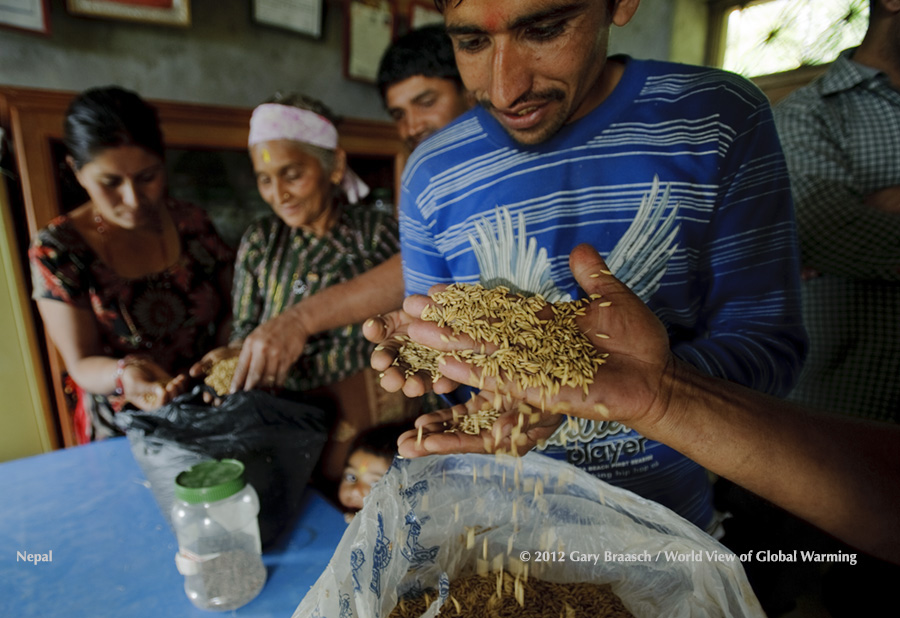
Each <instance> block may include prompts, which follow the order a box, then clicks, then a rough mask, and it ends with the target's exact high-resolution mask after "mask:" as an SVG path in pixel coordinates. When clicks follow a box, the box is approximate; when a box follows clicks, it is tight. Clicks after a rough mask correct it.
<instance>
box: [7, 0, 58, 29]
mask: <svg viewBox="0 0 900 618" xmlns="http://www.w3.org/2000/svg"><path fill="white" fill-rule="evenodd" d="M0 26H4V27H7V28H15V29H16V30H24V31H26V32H36V33H38V34H50V0H0Z"/></svg>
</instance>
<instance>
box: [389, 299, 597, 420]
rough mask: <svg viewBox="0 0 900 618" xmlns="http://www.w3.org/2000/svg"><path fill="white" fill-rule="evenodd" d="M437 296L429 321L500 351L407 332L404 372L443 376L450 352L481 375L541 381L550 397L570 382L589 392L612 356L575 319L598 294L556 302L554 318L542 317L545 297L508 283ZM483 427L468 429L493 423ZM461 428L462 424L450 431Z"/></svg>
mask: <svg viewBox="0 0 900 618" xmlns="http://www.w3.org/2000/svg"><path fill="white" fill-rule="evenodd" d="M433 299H434V301H435V302H436V304H433V305H429V306H428V307H427V308H426V309H425V310H424V311H423V312H422V319H423V320H427V321H430V322H435V323H437V324H438V325H439V326H449V327H450V329H451V330H452V331H453V333H454V335H459V334H464V335H468V336H469V337H471V338H472V339H474V340H475V341H483V342H486V343H489V344H493V345H494V346H496V347H497V349H496V350H495V351H494V352H490V353H488V352H478V351H473V350H464V351H461V352H448V353H443V352H439V351H438V350H435V349H433V348H430V347H428V346H424V345H421V344H419V343H416V342H414V341H411V340H409V338H406V337H402V338H401V340H402V341H403V345H402V346H401V348H400V350H399V352H398V355H397V358H395V359H394V365H396V366H398V367H401V368H403V370H404V374H405V377H410V376H412V375H414V374H416V373H418V372H420V371H424V372H427V373H429V374H430V375H431V378H432V380H433V381H437V380H438V379H439V378H440V377H441V373H440V371H439V370H438V363H439V361H440V359H441V358H443V357H444V356H448V357H452V358H455V359H457V360H462V361H465V362H468V363H471V364H472V365H474V366H475V367H478V368H480V369H481V370H482V379H483V378H484V377H487V376H490V377H498V376H502V377H503V379H506V380H510V381H512V382H514V383H515V384H516V385H518V386H519V387H520V388H522V389H527V388H535V387H536V388H540V389H541V391H542V392H543V393H544V394H549V395H555V394H556V393H558V392H559V389H560V388H561V387H564V386H569V387H574V388H583V389H584V392H585V394H587V391H588V387H589V386H590V384H591V383H593V380H594V372H595V371H596V369H597V367H599V366H600V365H602V364H604V363H605V362H606V360H605V359H606V357H607V354H604V353H601V352H599V351H598V350H597V348H595V347H594V345H593V344H592V343H591V342H590V341H589V340H588V338H587V337H586V336H585V335H584V333H582V332H581V330H580V329H579V328H578V326H577V324H576V323H575V319H576V318H577V317H578V316H581V315H584V312H585V305H586V304H587V303H589V302H590V300H592V299H589V300H576V301H567V302H557V303H553V304H550V305H549V307H550V315H549V317H540V316H539V315H538V314H539V313H540V312H541V311H542V310H543V309H544V308H545V307H547V306H548V304H547V302H546V301H545V300H544V298H543V297H542V296H524V295H521V294H510V292H509V289H508V288H506V287H502V286H500V287H496V288H492V289H486V288H484V287H482V286H481V285H473V284H462V283H456V284H453V285H450V286H448V287H447V288H446V289H445V290H443V291H442V292H439V293H438V294H435V295H434V297H433ZM545 314H546V312H545ZM598 336H599V337H606V336H605V335H599V334H598ZM494 418H496V416H494ZM492 422H493V419H490V423H491V424H492ZM482 425H484V423H481V422H478V423H476V427H466V428H465V429H464V430H468V431H466V433H471V432H472V430H474V433H478V431H479V430H480V429H483V428H489V426H488V427H483V426H482ZM457 428H461V427H454V428H451V430H455V429H457Z"/></svg>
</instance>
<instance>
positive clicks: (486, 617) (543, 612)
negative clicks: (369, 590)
mask: <svg viewBox="0 0 900 618" xmlns="http://www.w3.org/2000/svg"><path fill="white" fill-rule="evenodd" d="M435 598H436V595H435V594H434V593H432V594H431V595H430V596H429V595H428V594H427V593H426V594H424V595H422V596H420V597H416V598H414V599H409V600H401V601H400V602H399V603H398V604H397V605H396V607H394V609H393V611H391V613H390V614H389V615H388V618H418V617H419V616H421V615H422V614H423V613H424V612H425V610H426V609H427V608H428V606H429V605H430V604H431V602H432V601H434V599H435ZM437 615H438V616H440V617H444V618H446V617H448V616H453V617H455V616H461V617H464V618H493V617H497V616H516V617H521V618H539V617H540V618H545V617H548V618H549V617H556V616H559V617H560V618H574V617H575V616H591V618H631V617H632V616H633V615H632V614H631V612H629V611H628V610H627V609H626V608H625V606H624V605H623V604H622V601H621V599H619V597H618V596H616V594H615V593H614V592H613V591H612V589H611V588H610V586H609V584H593V583H590V582H579V583H566V584H562V583H553V582H548V581H543V580H540V579H537V578H535V577H529V578H523V577H513V576H512V575H511V574H510V573H509V572H507V571H501V572H498V573H489V574H484V575H471V576H469V577H462V578H459V579H456V580H454V581H452V582H450V591H449V597H448V600H447V602H445V603H444V605H443V607H442V608H441V610H440V611H439V612H438V614H437Z"/></svg>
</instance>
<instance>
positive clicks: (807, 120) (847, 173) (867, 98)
mask: <svg viewBox="0 0 900 618" xmlns="http://www.w3.org/2000/svg"><path fill="white" fill-rule="evenodd" d="M775 121H776V125H777V127H778V132H779V136H780V138H781V141H782V144H783V148H784V152H785V156H786V158H787V163H788V170H789V172H790V175H791V185H792V190H793V194H794V204H795V208H796V213H797V230H798V235H799V239H800V249H801V259H802V263H803V266H804V273H805V277H804V282H803V285H802V288H801V290H802V298H803V319H804V323H805V325H806V328H807V331H808V333H809V342H810V348H809V356H808V357H807V361H806V364H805V366H804V368H803V371H802V372H801V374H800V379H799V381H798V383H797V386H796V388H795V389H794V390H793V391H792V392H791V394H790V396H789V397H790V399H793V400H795V401H798V402H801V403H803V404H806V405H808V406H810V407H813V408H816V409H823V410H831V411H834V412H840V413H843V414H847V415H851V416H857V417H862V418H867V419H872V420H876V421H886V422H891V423H898V422H900V379H898V376H900V317H898V316H900V2H897V1H896V0H872V1H871V3H870V13H869V27H868V29H867V31H866V35H865V38H864V39H863V41H862V43H861V44H860V45H859V47H857V48H854V49H848V50H845V51H844V52H842V53H841V55H840V56H839V57H838V59H837V60H836V61H835V62H834V63H833V64H832V65H831V67H830V68H829V69H828V71H827V72H826V73H825V74H824V75H823V76H821V77H820V78H819V79H817V80H816V81H814V82H813V83H811V84H809V85H808V86H806V87H804V88H801V89H799V90H797V91H795V92H794V93H792V94H791V95H789V96H788V97H786V98H785V99H784V100H783V101H782V102H780V103H779V104H778V105H777V106H776V108H775ZM864 481H865V479H860V482H861V483H862V482H864ZM884 482H885V483H896V482H897V479H884ZM783 525H784V527H785V528H786V529H787V532H786V533H785V534H784V536H785V537H787V536H788V535H790V536H792V537H795V538H796V536H797V531H796V529H795V528H796V527H797V526H796V525H795V524H792V523H791V522H786V523H785V524H783ZM818 542H820V543H823V544H824V543H828V542H829V541H828V540H819V541H818ZM898 576H900V569H898V568H897V567H896V566H893V565H887V564H885V563H883V562H880V561H875V560H873V559H871V558H868V557H864V559H862V560H861V561H860V564H859V565H857V566H854V567H850V566H848V565H832V566H831V567H829V570H828V573H827V575H826V578H825V580H824V583H823V586H822V589H823V596H824V598H825V601H826V606H827V608H828V610H829V612H830V613H831V615H833V616H835V617H837V616H854V615H857V616H858V615H868V614H870V613H872V611H869V608H875V607H878V605H879V603H884V602H890V601H889V599H888V598H887V596H888V595H890V590H892V587H893V585H895V584H896V582H897V580H898ZM860 599H864V600H865V603H866V606H865V607H862V606H860V603H859V600H860ZM882 607H883V605H882Z"/></svg>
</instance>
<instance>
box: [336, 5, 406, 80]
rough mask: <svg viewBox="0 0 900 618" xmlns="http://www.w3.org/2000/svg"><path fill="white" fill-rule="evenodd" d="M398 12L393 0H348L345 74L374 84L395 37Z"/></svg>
mask: <svg viewBox="0 0 900 618" xmlns="http://www.w3.org/2000/svg"><path fill="white" fill-rule="evenodd" d="M396 21H397V20H396V16H395V14H394V8H393V4H392V3H391V2H389V0H348V1H347V2H346V4H345V13H344V76H345V77H346V78H347V79H350V80H355V81H360V82H364V83H368V84H374V83H375V81H376V79H377V77H378V64H379V63H380V62H381V56H383V55H384V52H385V50H387V48H388V47H389V46H390V44H391V42H392V41H393V40H394V30H395V28H396Z"/></svg>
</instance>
